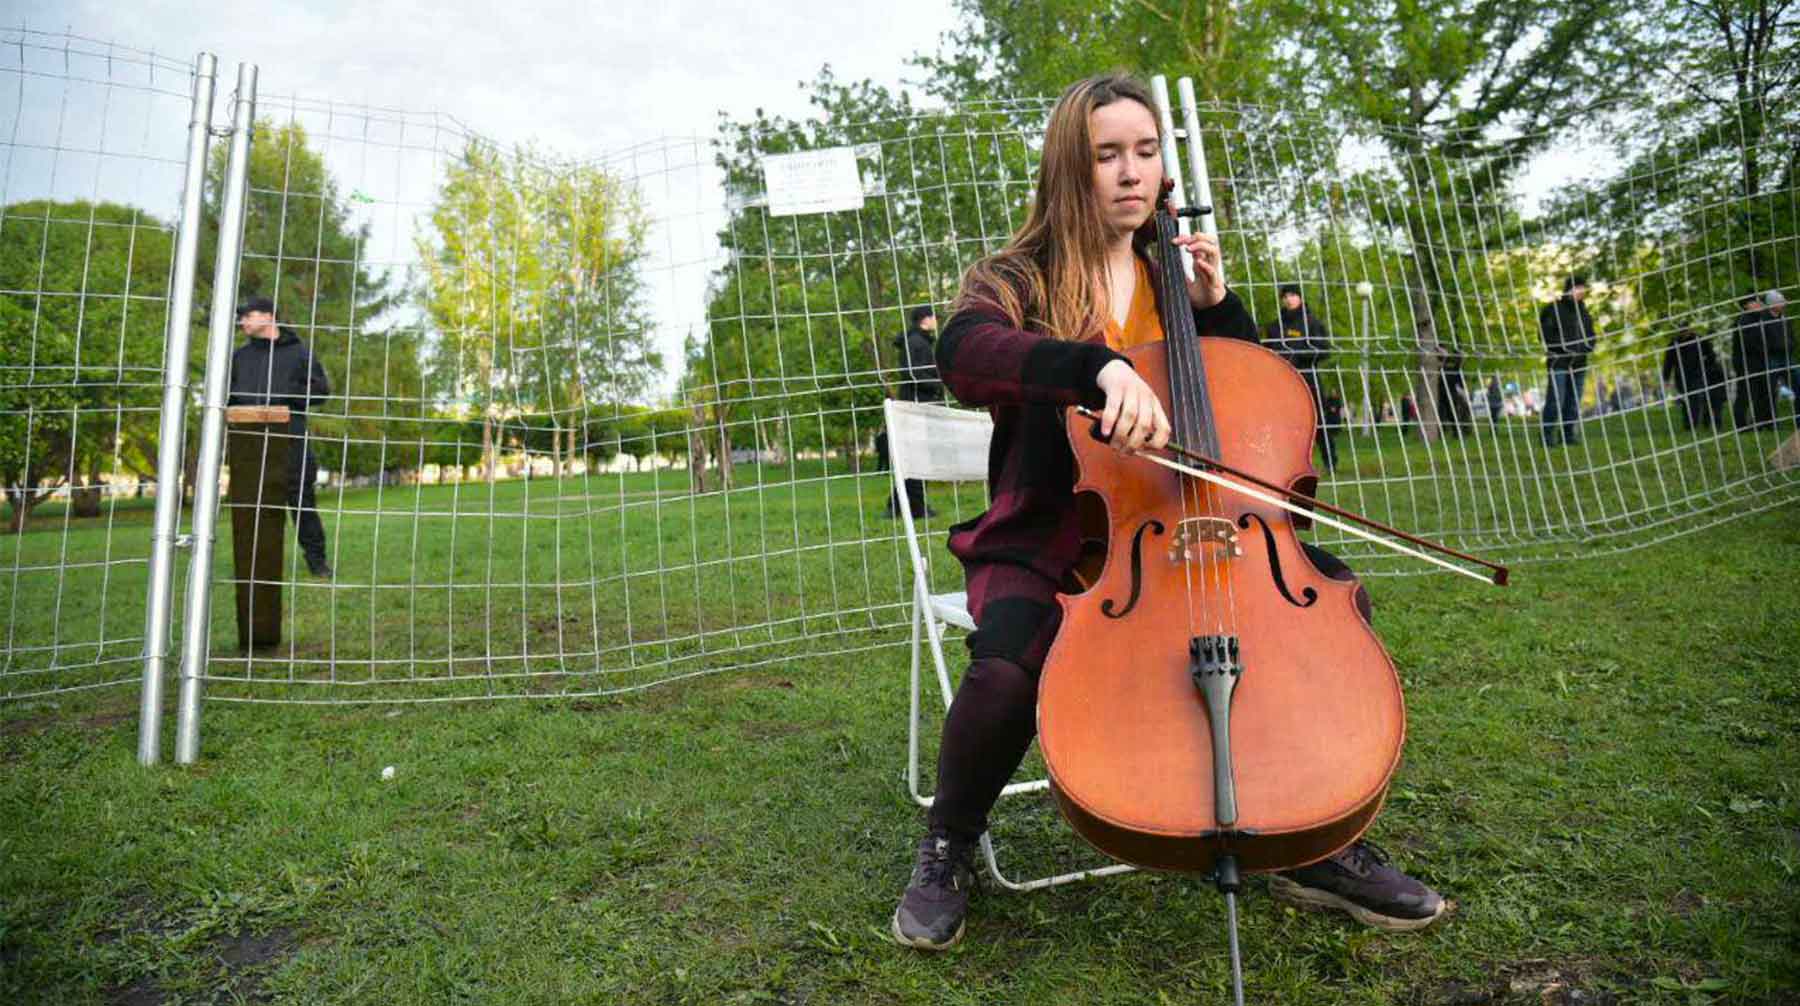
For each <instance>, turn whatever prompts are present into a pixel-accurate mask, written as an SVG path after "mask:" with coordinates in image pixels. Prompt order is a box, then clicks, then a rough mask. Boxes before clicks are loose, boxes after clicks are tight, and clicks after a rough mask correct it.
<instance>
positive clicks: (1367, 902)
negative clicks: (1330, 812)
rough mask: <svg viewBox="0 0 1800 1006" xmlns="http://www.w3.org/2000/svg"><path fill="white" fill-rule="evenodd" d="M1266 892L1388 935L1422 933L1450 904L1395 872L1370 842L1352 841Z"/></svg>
mask: <svg viewBox="0 0 1800 1006" xmlns="http://www.w3.org/2000/svg"><path fill="white" fill-rule="evenodd" d="M1269 893H1270V894H1271V895H1273V896H1274V897H1275V899H1276V900H1277V901H1285V902H1287V903H1288V904H1290V905H1299V906H1300V907H1302V908H1328V909H1336V910H1338V911H1341V912H1348V913H1350V915H1351V916H1353V917H1354V918H1355V919H1356V921H1358V922H1361V923H1362V924H1363V925H1366V926H1374V927H1375V928H1376V929H1386V930H1388V931H1389V932H1406V931H1409V930H1413V929H1424V928H1425V927H1426V926H1429V925H1431V924H1432V923H1433V922H1436V921H1437V920H1438V919H1439V918H1441V917H1442V916H1443V915H1444V913H1445V911H1446V910H1447V909H1448V907H1449V904H1450V903H1449V902H1447V901H1445V900H1444V899H1443V898H1442V897H1440V896H1439V895H1438V892H1436V891H1434V890H1432V889H1431V888H1429V887H1426V886H1425V885H1424V884H1421V883H1419V882H1418V881H1416V880H1414V879H1413V878H1411V877H1409V876H1407V875H1406V874H1404V873H1401V872H1400V871H1399V870H1397V869H1395V868H1394V867H1393V865H1392V864H1391V863H1390V862H1389V861H1388V854H1387V853H1386V852H1384V851H1382V849H1381V847H1379V846H1377V845H1375V844H1374V843H1371V842H1355V843H1352V844H1351V846H1350V847H1349V848H1347V849H1345V850H1344V851H1343V852H1340V853H1338V854H1337V855H1335V856H1332V857H1330V858H1329V859H1324V860H1320V861H1319V862H1317V863H1314V864H1312V865H1311V866H1302V867H1301V868H1300V869H1298V870H1289V871H1287V872H1285V873H1277V874H1275V875H1273V876H1271V877H1270V878H1269Z"/></svg>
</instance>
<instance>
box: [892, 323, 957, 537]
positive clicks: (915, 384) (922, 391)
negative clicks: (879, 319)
mask: <svg viewBox="0 0 1800 1006" xmlns="http://www.w3.org/2000/svg"><path fill="white" fill-rule="evenodd" d="M907 321H908V322H909V323H910V324H909V326H908V328H907V329H906V331H904V332H901V333H900V334H899V335H896V336H894V346H895V347H896V348H897V349H899V350H900V369H901V371H902V372H903V373H904V375H905V377H904V378H903V379H902V380H901V381H900V389H899V394H900V400H901V401H903V402H941V401H943V400H944V386H943V384H942V383H940V382H939V381H938V372H937V342H936V339H937V312H935V311H933V310H932V309H931V306H930V305H929V304H927V305H925V306H923V307H915V308H913V309H912V311H911V312H910V313H909V314H908V315H907ZM886 439H887V431H885V430H883V431H882V434H881V440H882V443H881V444H879V445H877V446H878V447H879V448H880V449H881V452H882V453H883V454H885V453H886V448H887V444H886ZM906 505H907V506H908V507H909V508H910V509H911V510H912V515H913V516H914V517H929V516H932V515H934V514H935V513H936V511H934V510H932V509H931V508H930V507H929V506H926V505H925V483H924V482H922V481H920V480H919V479H907V480H906ZM887 513H888V516H889V517H898V516H900V498H899V496H898V495H895V496H890V497H888V502H887Z"/></svg>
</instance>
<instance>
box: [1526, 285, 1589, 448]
mask: <svg viewBox="0 0 1800 1006" xmlns="http://www.w3.org/2000/svg"><path fill="white" fill-rule="evenodd" d="M1587 294H1588V284H1587V277H1585V276H1582V275H1580V274H1576V275H1572V276H1570V277H1569V278H1568V279H1566V280H1564V281H1563V292H1562V296H1561V297H1559V298H1557V299H1556V300H1554V301H1551V302H1550V303H1548V304H1546V305H1544V308H1543V310H1541V311H1539V312H1538V335H1539V336H1540V337H1542V338H1543V340H1544V364H1545V369H1546V370H1548V372H1549V386H1548V387H1547V388H1545V389H1544V444H1545V446H1547V447H1556V446H1559V445H1561V444H1574V443H1579V442H1580V440H1581V436H1580V433H1579V427H1580V423H1581V391H1582V386H1583V385H1584V384H1585V383H1586V382H1587V364H1588V355H1589V354H1591V353H1592V352H1593V351H1594V346H1595V345H1596V344H1597V343H1598V342H1599V338H1598V336H1597V334H1596V333H1595V331H1594V318H1593V316H1592V315H1590V314H1588V309H1587V304H1586V303H1584V301H1586V300H1587Z"/></svg>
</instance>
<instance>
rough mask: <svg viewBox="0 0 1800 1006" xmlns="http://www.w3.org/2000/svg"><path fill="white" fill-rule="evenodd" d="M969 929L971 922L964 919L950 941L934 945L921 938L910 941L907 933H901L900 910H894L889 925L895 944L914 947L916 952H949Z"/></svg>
mask: <svg viewBox="0 0 1800 1006" xmlns="http://www.w3.org/2000/svg"><path fill="white" fill-rule="evenodd" d="M968 928H969V922H968V920H967V919H964V920H963V921H962V922H960V923H958V924H957V926H956V932H954V933H951V934H950V938H949V939H947V940H945V941H944V942H942V943H933V942H931V941H930V940H927V939H924V938H920V939H916V940H915V939H909V938H908V937H907V935H906V934H905V933H903V932H901V931H900V910H899V909H898V908H896V909H894V917H893V919H892V920H891V921H890V922H889V923H888V929H889V930H891V931H892V932H893V934H894V942H895V943H898V944H900V945H901V946H903V947H912V948H913V949H915V950H948V949H950V948H951V947H953V946H956V944H957V942H958V941H959V940H961V939H962V938H963V931H964V930H966V929H968Z"/></svg>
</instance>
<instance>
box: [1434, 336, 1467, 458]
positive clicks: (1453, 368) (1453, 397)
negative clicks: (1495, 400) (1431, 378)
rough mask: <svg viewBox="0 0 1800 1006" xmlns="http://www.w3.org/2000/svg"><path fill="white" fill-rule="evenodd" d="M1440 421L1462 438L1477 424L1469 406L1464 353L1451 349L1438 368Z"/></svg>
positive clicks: (1444, 426)
mask: <svg viewBox="0 0 1800 1006" xmlns="http://www.w3.org/2000/svg"><path fill="white" fill-rule="evenodd" d="M1437 397H1438V422H1439V423H1440V424H1441V425H1442V426H1443V428H1444V430H1445V431H1446V432H1448V433H1450V434H1453V435H1454V436H1455V437H1456V438H1457V439H1459V440H1460V439H1462V435H1463V433H1465V432H1467V431H1468V430H1469V429H1470V428H1471V427H1473V426H1474V425H1475V416H1474V413H1473V412H1471V411H1470V408H1469V389H1468V387H1467V386H1466V385H1465V383H1464V378H1463V355H1462V354H1461V353H1460V352H1457V351H1455V350H1451V351H1450V353H1449V354H1448V355H1447V356H1445V357H1444V365H1443V366H1442V367H1441V368H1439V370H1438V387H1437Z"/></svg>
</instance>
